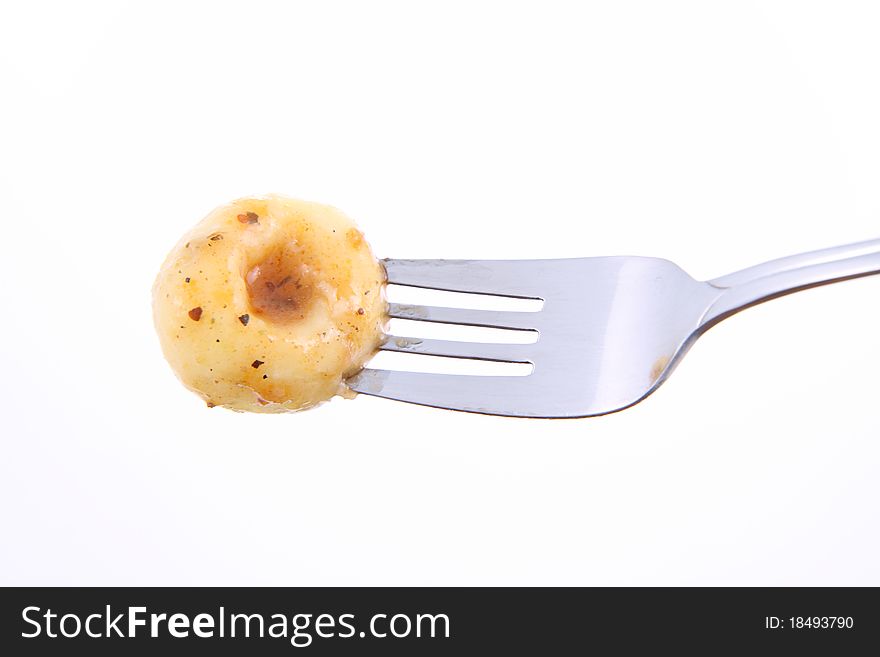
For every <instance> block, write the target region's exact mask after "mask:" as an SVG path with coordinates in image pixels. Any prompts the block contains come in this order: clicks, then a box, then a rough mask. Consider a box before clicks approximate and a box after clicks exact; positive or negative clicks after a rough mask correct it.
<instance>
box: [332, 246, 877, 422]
mask: <svg viewBox="0 0 880 657" xmlns="http://www.w3.org/2000/svg"><path fill="white" fill-rule="evenodd" d="M383 263H384V266H385V271H386V273H387V280H388V283H390V284H394V285H403V286H410V287H418V288H429V289H433V290H445V291H450V292H464V293H470V294H483V295H493V296H502V297H513V298H519V299H535V300H539V301H543V305H542V306H541V309H540V310H539V311H537V312H521V311H490V310H470V309H463V308H446V307H436V306H413V305H403V304H396V303H392V304H389V308H388V311H389V312H388V314H389V316H390V317H391V318H398V319H408V320H417V321H422V322H439V323H443V324H459V325H466V326H475V327H491V328H501V329H513V330H517V331H533V332H536V333H537V338H538V339H537V341H536V342H534V343H533V344H497V343H495V344H493V343H477V342H457V341H449V340H433V339H415V338H402V337H398V336H390V335H389V336H386V338H385V340H384V343H383V344H382V345H381V347H380V349H381V350H384V351H399V352H408V353H415V354H427V355H431V356H446V357H453V358H467V359H475V360H488V361H499V362H504V363H526V364H530V365H531V366H532V372H531V374H529V375H527V376H473V375H461V374H430V373H420V372H405V371H395V370H382V369H370V368H366V369H363V370H361V371H360V372H359V373H358V374H356V375H354V376H353V377H351V378H349V379H348V381H347V383H348V385H349V387H350V388H351V389H353V390H354V391H355V392H359V393H363V394H365V395H375V396H377V397H386V398H388V399H396V400H399V401H404V402H411V403H415V404H422V405H425V406H433V407H437V408H445V409H451V410H457V411H469V412H473V413H484V414H489V415H506V416H512V417H532V418H578V417H589V416H594V415H604V414H606V413H613V412H615V411H620V410H623V409H625V408H628V407H630V406H632V405H634V404H636V403H638V402H640V401H642V400H643V399H645V398H646V397H647V396H648V395H650V394H651V393H652V392H654V391H655V390H656V389H657V388H658V387H659V386H660V385H661V384H662V383H663V382H664V381H666V379H667V378H668V377H669V375H670V374H671V372H672V371H673V369H674V368H675V367H676V365H678V363H679V362H680V361H681V359H682V357H683V356H684V355H685V354H686V353H687V351H688V349H689V348H690V347H691V345H693V344H694V342H695V341H696V339H697V338H698V337H699V336H700V335H702V334H703V333H704V332H705V331H706V330H708V329H709V328H711V327H712V326H714V325H715V324H717V323H718V322H720V321H721V320H723V319H725V318H727V317H730V316H731V315H733V314H734V313H736V312H739V311H740V310H743V309H744V308H748V307H749V306H753V305H755V304H759V303H762V302H764V301H768V300H770V299H774V298H776V297H780V296H783V295H786V294H790V293H792V292H798V291H800V290H805V289H807V288H811V287H816V286H819V285H826V284H829V283H836V282H839V281H844V280H848V279H852V278H859V277H862V276H870V275H872V274H880V239H877V240H870V241H866V242H859V243H857V244H850V245H845V246H839V247H835V248H830V249H823V250H819V251H812V252H809V253H803V254H800V255H793V256H789V257H786V258H780V259H778V260H772V261H770V262H766V263H764V264H760V265H756V266H754V267H749V268H747V269H743V270H741V271H738V272H735V273H733V274H729V275H727V276H721V277H720V278H715V279H712V280H709V281H697V280H695V279H693V278H691V277H690V276H689V275H688V274H686V273H685V272H684V271H683V270H682V269H680V268H679V267H678V266H677V265H675V264H674V263H672V262H670V261H668V260H663V259H661V258H647V257H597V258H570V259H560V260H393V259H389V260H384V261H383Z"/></svg>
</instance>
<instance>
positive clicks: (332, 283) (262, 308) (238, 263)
mask: <svg viewBox="0 0 880 657" xmlns="http://www.w3.org/2000/svg"><path fill="white" fill-rule="evenodd" d="M384 284H385V272H384V269H383V268H382V265H381V264H380V263H379V262H378V261H377V260H376V258H375V257H374V256H373V253H372V252H371V250H370V247H369V245H368V244H367V242H366V241H365V240H364V236H363V234H362V233H361V232H360V231H359V230H358V229H357V228H356V227H355V225H354V223H352V221H351V220H350V219H349V218H348V217H346V216H345V215H344V214H342V213H341V212H340V211H339V210H337V209H335V208H332V207H329V206H326V205H320V204H317V203H309V202H306V201H299V200H295V199H292V198H287V197H283V196H277V195H271V196H265V197H258V198H243V199H239V200H237V201H234V202H232V203H230V204H229V205H226V206H223V207H220V208H217V209H216V210H214V211H213V212H212V213H211V214H209V215H208V216H207V217H205V218H204V219H203V220H202V221H201V222H200V223H199V224H198V225H197V226H196V227H195V228H193V229H192V230H191V231H190V232H189V233H188V234H186V235H185V236H184V237H183V239H181V241H180V242H179V243H178V245H177V246H176V247H175V248H174V250H173V251H172V252H171V253H170V254H169V256H168V258H167V259H166V260H165V264H164V265H163V266H162V269H161V270H160V272H159V275H158V277H157V278H156V282H155V285H154V287H153V315H154V319H155V323H156V329H157V331H158V333H159V339H160V341H161V344H162V350H163V351H164V353H165V357H166V358H167V359H168V361H169V363H170V364H171V367H172V368H173V369H174V371H175V372H176V373H177V376H178V377H179V378H180V380H181V381H182V382H183V384H184V385H185V386H186V387H188V388H189V389H190V390H192V391H194V392H195V393H197V394H198V395H200V396H201V397H202V398H203V399H204V400H205V401H206V402H207V403H208V406H225V407H227V408H231V409H234V410H237V411H257V412H263V413H279V412H285V411H299V410H303V409H306V408H309V407H311V406H314V405H316V404H318V403H320V402H322V401H324V400H327V399H329V398H331V397H332V396H333V395H335V394H345V393H346V391H347V389H346V388H345V379H346V378H347V377H349V376H351V375H353V374H355V373H356V372H358V371H359V370H360V369H361V368H362V367H363V366H364V363H365V362H366V361H367V360H368V359H369V358H370V357H371V356H372V355H373V354H374V353H375V350H376V349H377V347H378V345H379V343H380V341H381V339H382V335H383V330H384V327H385V321H386V315H385V313H386V305H385V296H384Z"/></svg>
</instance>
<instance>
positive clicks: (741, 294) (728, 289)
mask: <svg viewBox="0 0 880 657" xmlns="http://www.w3.org/2000/svg"><path fill="white" fill-rule="evenodd" d="M873 274H880V239H876V240H868V241H866V242H857V243H855V244H846V245H844V246H836V247H832V248H830V249H821V250H819V251H810V252H809V253H801V254H799V255H793V256H788V257H786V258H779V259H778V260H771V261H770V262H765V263H763V264H760V265H755V266H754V267H749V268H747V269H743V270H740V271H738V272H735V273H733V274H728V275H727V276H721V277H720V278H715V279H713V280H711V281H708V283H709V284H710V285H712V286H714V287H717V288H720V289H721V290H722V292H721V294H720V295H719V296H718V298H717V299H716V300H715V302H714V303H713V304H712V306H710V308H709V310H708V311H707V313H706V315H705V316H704V318H703V324H704V325H712V324H715V323H717V322H719V321H721V320H722V319H724V318H725V317H729V316H730V315H732V314H734V313H736V312H739V311H740V310H743V309H744V308H748V307H749V306H754V305H756V304H759V303H763V302H764V301H769V300H770V299H775V298H776V297H781V296H784V295H786V294H791V293H792V292H799V291H800V290H806V289H808V288H811V287H817V286H819V285H828V284H829V283H837V282H839V281H846V280H849V279H852V278H860V277H862V276H871V275H873Z"/></svg>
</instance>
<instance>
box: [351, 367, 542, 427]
mask: <svg viewBox="0 0 880 657" xmlns="http://www.w3.org/2000/svg"><path fill="white" fill-rule="evenodd" d="M531 378H532V377H530V376H467V375H460V374H423V373H421V372H399V371H391V370H375V369H369V368H368V369H364V370H361V371H360V372H359V373H358V374H356V375H355V376H353V377H351V378H350V379H348V381H347V382H346V383H347V385H348V387H349V388H351V389H352V390H354V391H355V392H359V393H362V394H365V395H372V396H376V397H385V398H387V399H395V400H397V401H404V402H410V403H413V404H422V405H424V406H433V407H435V408H447V409H450V410H455V411H470V412H472V413H488V414H492V415H512V416H519V417H542V416H543V415H542V414H543V413H544V412H545V411H544V409H541V408H539V406H536V405H535V404H534V402H535V399H536V397H535V394H536V391H535V389H534V386H530V385H528V384H527V383H526V381H528V380H529V379H531ZM538 399H540V396H539V397H538Z"/></svg>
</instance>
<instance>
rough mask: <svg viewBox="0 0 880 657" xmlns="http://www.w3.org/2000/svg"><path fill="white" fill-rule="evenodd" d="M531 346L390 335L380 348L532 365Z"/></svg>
mask: <svg viewBox="0 0 880 657" xmlns="http://www.w3.org/2000/svg"><path fill="white" fill-rule="evenodd" d="M533 346H534V345H531V344H497V343H479V342H456V341H454V340H429V339H423V338H401V337H396V336H393V335H389V336H387V337H386V339H385V343H384V344H383V345H382V346H381V347H379V349H380V350H381V351H398V352H403V353H410V354H425V355H428V356H446V357H449V358H472V359H475V360H491V361H498V362H503V363H531V362H532V361H531V360H530V358H529V357H528V353H529V352H530V351H532V348H533Z"/></svg>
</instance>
